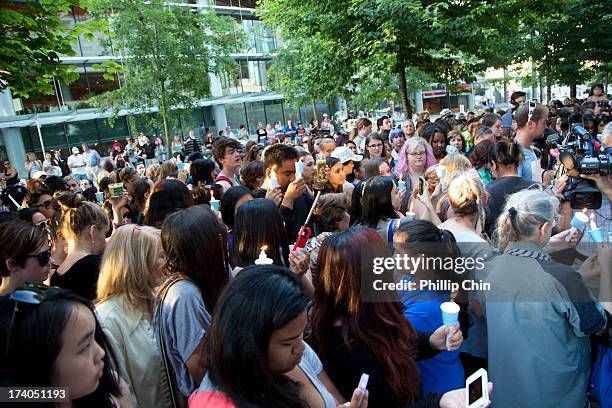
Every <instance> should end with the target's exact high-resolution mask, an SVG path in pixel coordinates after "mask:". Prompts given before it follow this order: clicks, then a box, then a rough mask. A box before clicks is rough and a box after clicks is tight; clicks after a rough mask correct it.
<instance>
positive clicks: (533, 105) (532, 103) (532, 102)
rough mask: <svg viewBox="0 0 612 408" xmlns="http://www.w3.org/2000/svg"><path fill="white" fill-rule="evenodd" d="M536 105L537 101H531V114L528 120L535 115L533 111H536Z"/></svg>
mask: <svg viewBox="0 0 612 408" xmlns="http://www.w3.org/2000/svg"><path fill="white" fill-rule="evenodd" d="M536 106H537V103H536V101H529V114H528V115H527V121H530V120H531V116H532V115H533V111H535V108H536Z"/></svg>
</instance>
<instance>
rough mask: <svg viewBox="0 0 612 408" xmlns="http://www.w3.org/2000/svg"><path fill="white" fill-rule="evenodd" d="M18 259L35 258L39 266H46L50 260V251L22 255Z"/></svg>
mask: <svg viewBox="0 0 612 408" xmlns="http://www.w3.org/2000/svg"><path fill="white" fill-rule="evenodd" d="M19 258H37V259H38V264H39V265H40V266H46V265H48V264H49V260H50V259H51V251H50V250H46V251H43V252H40V253H38V254H34V255H22V256H20V257H19Z"/></svg>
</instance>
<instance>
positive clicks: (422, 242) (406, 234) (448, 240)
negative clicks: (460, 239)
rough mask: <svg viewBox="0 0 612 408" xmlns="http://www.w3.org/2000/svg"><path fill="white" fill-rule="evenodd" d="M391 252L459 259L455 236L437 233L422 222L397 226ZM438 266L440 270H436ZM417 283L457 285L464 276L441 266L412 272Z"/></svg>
mask: <svg viewBox="0 0 612 408" xmlns="http://www.w3.org/2000/svg"><path fill="white" fill-rule="evenodd" d="M394 244H395V251H396V253H397V254H399V255H403V254H407V255H409V256H419V255H421V254H423V255H424V256H425V257H426V258H431V259H434V258H440V259H445V260H446V259H453V260H454V259H457V258H459V257H460V256H461V254H460V252H459V248H458V247H457V241H456V240H455V236H454V235H453V234H452V233H451V232H450V231H447V230H443V229H439V228H438V227H436V226H435V225H434V224H432V223H431V222H429V221H425V220H414V221H411V222H405V223H403V224H400V226H399V228H398V230H397V232H396V233H395V236H394ZM438 266H440V267H439V268H438ZM415 278H416V281H417V282H420V281H421V280H431V281H434V280H450V281H453V282H461V281H463V280H464V275H463V274H460V273H458V272H455V271H454V270H448V269H444V268H443V267H442V265H436V263H433V265H432V266H431V267H430V268H420V269H418V270H417V271H416V272H415Z"/></svg>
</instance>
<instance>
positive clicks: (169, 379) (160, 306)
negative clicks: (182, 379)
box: [157, 276, 184, 408]
mask: <svg viewBox="0 0 612 408" xmlns="http://www.w3.org/2000/svg"><path fill="white" fill-rule="evenodd" d="M182 280H184V279H183V278H182V277H181V276H176V277H174V278H172V280H170V282H168V284H167V285H165V286H164V288H163V289H162V292H161V294H160V299H159V303H158V304H157V316H158V317H157V318H158V319H159V324H158V332H159V342H160V347H159V348H160V351H161V358H162V365H163V366H164V375H165V376H166V381H167V383H168V388H169V391H170V399H171V401H172V408H178V407H179V403H178V398H177V395H176V393H175V389H174V381H173V380H172V375H171V374H170V364H169V362H168V352H167V350H166V336H165V335H164V330H163V327H162V326H163V324H162V322H163V315H162V313H163V306H164V301H165V300H166V295H167V294H168V291H169V290H170V288H171V287H172V285H174V284H175V283H177V282H179V281H182Z"/></svg>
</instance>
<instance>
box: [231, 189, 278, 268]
mask: <svg viewBox="0 0 612 408" xmlns="http://www.w3.org/2000/svg"><path fill="white" fill-rule="evenodd" d="M264 245H265V246H267V247H268V248H267V250H266V254H267V255H268V257H269V258H272V259H273V260H274V264H275V265H278V266H289V244H288V240H287V232H286V231H285V225H284V224H283V219H282V218H281V215H280V212H279V211H278V208H276V206H275V205H274V202H272V201H271V200H268V199H266V198H258V199H256V200H253V201H249V202H248V203H244V204H243V205H241V206H240V208H239V209H238V213H237V214H236V220H235V221H234V259H235V260H236V265H237V266H240V267H245V266H249V265H252V264H253V262H255V260H256V259H257V257H258V256H259V253H260V251H261V248H262V247H263V246H264Z"/></svg>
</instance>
